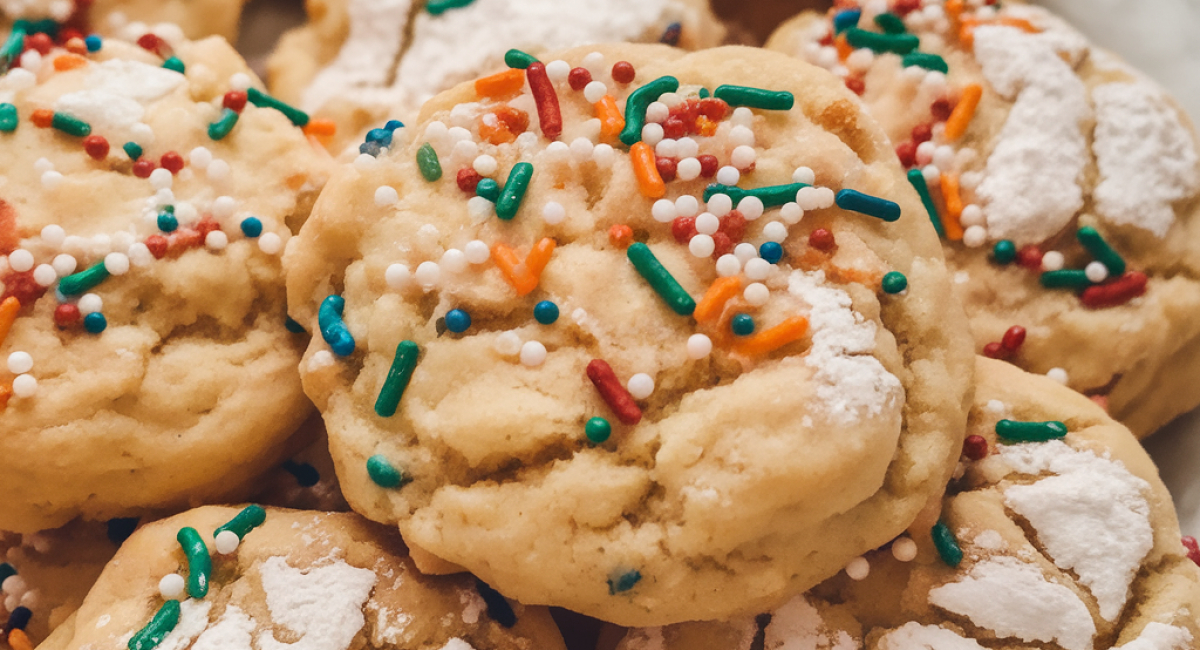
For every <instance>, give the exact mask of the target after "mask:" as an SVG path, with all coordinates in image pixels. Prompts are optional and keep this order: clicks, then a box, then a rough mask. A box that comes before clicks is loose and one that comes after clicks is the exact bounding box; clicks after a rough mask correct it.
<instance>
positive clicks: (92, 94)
mask: <svg viewBox="0 0 1200 650" xmlns="http://www.w3.org/2000/svg"><path fill="white" fill-rule="evenodd" d="M183 82H184V76H183V75H181V74H179V73H178V72H175V71H174V70H168V69H166V68H162V67H157V66H152V65H149V64H146V63H140V62H138V61H127V60H123V59H110V60H108V61H104V62H103V63H99V64H96V65H94V66H91V67H89V68H88V72H87V77H86V78H85V79H84V89H83V90H77V91H75V92H71V93H66V94H65V95H63V96H61V97H59V98H58V99H57V100H56V101H55V102H54V110H56V111H61V112H63V113H67V114H70V115H73V116H75V117H77V118H79V119H81V120H84V121H85V122H88V123H89V124H91V125H92V129H93V130H99V131H109V132H111V131H122V132H123V131H125V130H128V129H131V128H132V127H133V126H134V125H135V124H137V123H138V122H139V121H141V119H142V117H144V116H145V114H146V108H145V104H147V103H149V102H153V101H157V100H159V99H162V98H163V97H165V96H167V95H168V94H169V93H171V92H172V91H173V90H175V89H176V88H177V87H179V85H180V84H182V83H183ZM110 137H111V136H110Z"/></svg>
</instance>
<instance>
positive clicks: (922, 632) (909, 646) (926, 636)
mask: <svg viewBox="0 0 1200 650" xmlns="http://www.w3.org/2000/svg"><path fill="white" fill-rule="evenodd" d="M878 648H879V650H986V648H984V647H983V646H981V645H979V644H978V643H976V642H975V641H974V640H973V639H966V638H963V637H961V636H959V635H958V634H957V633H955V632H953V631H951V630H947V629H946V628H944V627H938V626H936V625H921V624H920V623H917V622H915V621H909V622H908V623H905V624H904V625H902V626H900V627H898V628H896V629H894V630H892V631H890V632H888V633H887V634H884V635H883V636H882V637H880V639H879V645H878Z"/></svg>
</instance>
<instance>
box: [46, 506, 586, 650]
mask: <svg viewBox="0 0 1200 650" xmlns="http://www.w3.org/2000/svg"><path fill="white" fill-rule="evenodd" d="M218 531H224V532H218ZM214 537H215V538H216V539H215V541H214ZM201 585H203V586H201ZM41 647H43V648H51V649H54V650H67V649H82V648H92V649H94V650H101V649H109V648H111V649H117V648H122V649H124V648H130V649H133V650H138V649H149V648H159V649H160V650H168V649H170V648H195V649H196V650H201V649H204V648H221V649H223V650H231V649H234V648H286V647H308V648H331V649H333V648H350V647H354V648H396V647H418V648H443V647H444V648H451V649H455V650H466V649H467V648H498V649H506V650H535V649H546V650H563V642H562V636H561V635H560V634H559V633H558V629H557V628H556V627H555V626H554V622H553V621H552V620H551V618H550V614H549V612H548V611H547V610H546V609H544V608H539V607H525V606H523V605H520V604H518V603H515V602H511V601H507V600H505V599H504V598H503V597H501V596H499V594H496V592H495V591H492V590H491V589H489V588H488V587H487V586H486V585H483V584H482V583H479V582H478V581H477V580H475V579H474V578H472V577H470V576H457V577H439V578H434V577H428V576H423V575H421V574H420V573H419V572H417V571H416V569H415V568H414V567H413V565H412V563H411V561H409V559H408V558H407V553H406V551H405V549H404V545H403V543H402V542H401V541H400V538H399V536H398V535H396V533H395V532H394V531H391V532H389V531H388V530H386V529H383V528H382V527H380V526H378V525H376V524H372V523H370V522H367V521H364V520H363V519H361V518H360V517H358V516H356V515H353V514H330V513H318V512H303V511H290V510H276V509H263V508H259V507H258V506H250V507H248V508H247V509H245V510H241V511H239V510H238V509H237V508H227V507H206V508H200V509H197V510H192V511H189V512H186V513H184V514H182V515H178V516H175V517H171V518H169V519H164V520H161V521H158V522H155V523H153V524H149V525H146V526H144V527H142V528H141V529H139V530H138V532H137V533H135V534H134V535H133V537H131V538H130V539H129V540H128V541H127V542H126V543H125V545H124V546H122V547H121V550H120V551H119V552H118V553H117V555H116V557H115V558H114V559H113V561H112V562H111V563H110V564H109V565H108V567H107V568H106V570H105V572H104V575H103V576H102V577H101V579H100V581H99V582H97V583H96V585H95V587H93V588H92V590H91V592H90V593H89V594H88V596H87V599H86V600H85V601H84V603H83V606H82V607H81V608H80V609H79V611H78V613H77V614H76V615H75V618H74V620H73V621H72V623H71V624H70V625H67V626H64V627H63V628H60V629H59V631H57V632H56V633H55V634H54V636H53V637H52V638H51V639H50V640H48V641H47V642H46V643H45V644H43V646H41Z"/></svg>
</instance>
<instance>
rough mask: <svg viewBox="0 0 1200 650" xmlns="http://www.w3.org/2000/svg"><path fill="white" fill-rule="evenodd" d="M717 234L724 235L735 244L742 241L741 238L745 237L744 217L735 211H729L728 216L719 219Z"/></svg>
mask: <svg viewBox="0 0 1200 650" xmlns="http://www.w3.org/2000/svg"><path fill="white" fill-rule="evenodd" d="M719 232H723V233H725V235H726V236H727V237H729V238H730V239H731V240H733V241H735V242H739V241H742V237H745V236H746V217H744V216H742V213H741V212H738V211H737V210H730V211H729V214H727V215H725V216H724V217H721V225H720V227H719Z"/></svg>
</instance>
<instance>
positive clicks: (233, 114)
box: [208, 108, 239, 140]
mask: <svg viewBox="0 0 1200 650" xmlns="http://www.w3.org/2000/svg"><path fill="white" fill-rule="evenodd" d="M238 117H239V116H238V113H237V111H235V110H233V109H232V108H225V109H222V110H221V117H219V118H217V121H216V122H213V123H212V124H209V125H208V137H209V138H211V139H213V140H221V139H223V138H224V137H225V136H227V135H229V132H230V131H232V130H233V127H234V125H236V124H237V123H238Z"/></svg>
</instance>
